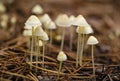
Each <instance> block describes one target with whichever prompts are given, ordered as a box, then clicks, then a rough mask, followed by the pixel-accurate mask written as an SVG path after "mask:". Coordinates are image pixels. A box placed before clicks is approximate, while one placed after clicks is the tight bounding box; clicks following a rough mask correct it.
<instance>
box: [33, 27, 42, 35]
mask: <svg viewBox="0 0 120 81" xmlns="http://www.w3.org/2000/svg"><path fill="white" fill-rule="evenodd" d="M43 34H44V30H43V29H42V27H40V26H38V27H36V28H35V30H34V35H35V36H43Z"/></svg>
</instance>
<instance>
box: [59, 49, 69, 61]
mask: <svg viewBox="0 0 120 81" xmlns="http://www.w3.org/2000/svg"><path fill="white" fill-rule="evenodd" d="M57 60H58V61H66V60H67V56H66V54H65V53H64V52H63V51H60V52H59V54H58V56H57Z"/></svg>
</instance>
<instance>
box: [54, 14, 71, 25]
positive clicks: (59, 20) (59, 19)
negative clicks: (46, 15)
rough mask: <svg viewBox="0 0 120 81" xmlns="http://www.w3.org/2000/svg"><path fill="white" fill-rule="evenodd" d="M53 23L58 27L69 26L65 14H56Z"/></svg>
mask: <svg viewBox="0 0 120 81" xmlns="http://www.w3.org/2000/svg"><path fill="white" fill-rule="evenodd" d="M55 23H56V25H57V26H59V27H69V26H70V24H69V18H68V16H67V15H66V14H60V15H58V16H57V18H56V20H55Z"/></svg>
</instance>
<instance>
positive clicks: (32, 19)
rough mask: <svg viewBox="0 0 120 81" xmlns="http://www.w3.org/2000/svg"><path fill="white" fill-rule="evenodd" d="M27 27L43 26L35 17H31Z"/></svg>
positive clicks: (26, 23)
mask: <svg viewBox="0 0 120 81" xmlns="http://www.w3.org/2000/svg"><path fill="white" fill-rule="evenodd" d="M25 25H26V26H31V27H36V26H41V22H40V20H39V19H38V18H37V17H36V16H35V15H31V16H30V17H29V18H28V20H27V21H26V22H25Z"/></svg>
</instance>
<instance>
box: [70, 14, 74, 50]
mask: <svg viewBox="0 0 120 81" xmlns="http://www.w3.org/2000/svg"><path fill="white" fill-rule="evenodd" d="M74 19H75V16H73V15H71V16H70V17H69V23H70V25H71V26H72V22H73V21H74ZM73 36H74V32H73V30H72V27H70V42H69V48H70V51H72V48H73V47H72V42H73Z"/></svg>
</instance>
